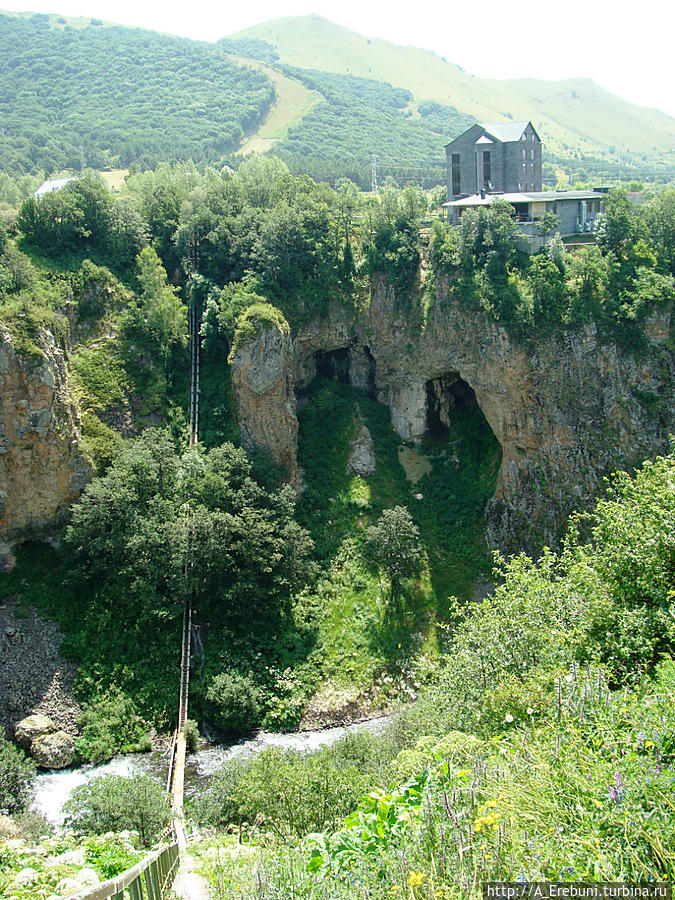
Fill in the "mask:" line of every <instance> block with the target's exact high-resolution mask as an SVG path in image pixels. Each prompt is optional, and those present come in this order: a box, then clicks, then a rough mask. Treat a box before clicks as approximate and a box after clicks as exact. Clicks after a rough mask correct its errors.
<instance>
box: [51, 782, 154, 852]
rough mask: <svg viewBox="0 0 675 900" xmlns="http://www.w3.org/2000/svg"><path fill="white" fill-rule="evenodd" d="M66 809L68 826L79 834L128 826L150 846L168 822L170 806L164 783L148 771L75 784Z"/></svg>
mask: <svg viewBox="0 0 675 900" xmlns="http://www.w3.org/2000/svg"><path fill="white" fill-rule="evenodd" d="M64 811H65V813H66V824H67V826H68V827H69V828H73V829H74V831H75V832H76V833H78V834H105V833H106V832H107V831H122V830H123V829H129V830H134V831H137V832H138V834H139V836H140V841H141V844H142V846H143V847H150V846H152V844H153V843H154V842H155V841H157V840H158V838H159V837H160V835H161V833H162V832H163V830H164V828H165V827H166V825H167V824H168V822H169V816H170V812H171V809H170V804H169V800H168V798H167V796H166V794H165V792H164V790H163V788H162V786H161V785H160V784H158V783H157V782H156V781H154V779H152V778H150V777H149V776H148V775H143V776H142V777H140V778H138V777H135V778H124V777H122V776H121V775H103V776H101V777H99V778H92V780H91V781H89V782H87V784H83V785H81V786H80V787H78V788H75V790H74V791H73V793H72V795H71V797H70V799H69V800H68V802H67V803H66V805H65V807H64Z"/></svg>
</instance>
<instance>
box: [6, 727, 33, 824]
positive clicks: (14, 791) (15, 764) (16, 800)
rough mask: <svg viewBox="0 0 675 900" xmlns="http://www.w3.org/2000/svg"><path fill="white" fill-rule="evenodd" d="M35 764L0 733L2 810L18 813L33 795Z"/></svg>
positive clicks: (24, 807)
mask: <svg viewBox="0 0 675 900" xmlns="http://www.w3.org/2000/svg"><path fill="white" fill-rule="evenodd" d="M34 779H35V764H34V763H33V761H32V760H31V759H29V758H27V757H26V756H25V754H24V753H22V751H21V750H19V749H18V748H17V747H15V746H14V745H13V744H10V742H9V741H6V740H5V738H4V737H2V736H1V735H0V811H1V812H3V813H4V814H5V815H6V814H7V813H17V812H21V811H22V810H24V809H26V808H27V807H28V805H29V804H30V801H31V800H32V797H33V782H34Z"/></svg>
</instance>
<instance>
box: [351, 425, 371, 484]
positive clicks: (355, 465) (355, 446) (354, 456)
mask: <svg viewBox="0 0 675 900" xmlns="http://www.w3.org/2000/svg"><path fill="white" fill-rule="evenodd" d="M350 446H351V454H350V456H349V462H348V463H347V468H348V469H349V471H351V472H354V473H355V474H356V475H360V476H361V477H362V478H369V477H370V476H371V475H374V474H375V444H374V443H373V438H372V436H371V434H370V431H369V430H368V428H367V426H366V425H365V423H364V422H361V423H360V424H359V426H358V429H357V432H356V437H355V438H354V440H353V441H352V442H351V445H350Z"/></svg>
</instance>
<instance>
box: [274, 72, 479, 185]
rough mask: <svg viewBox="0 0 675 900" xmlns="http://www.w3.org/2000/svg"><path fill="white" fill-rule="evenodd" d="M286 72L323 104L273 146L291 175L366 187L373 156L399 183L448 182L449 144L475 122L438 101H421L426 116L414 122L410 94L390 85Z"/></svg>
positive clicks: (313, 73) (383, 169) (348, 76)
mask: <svg viewBox="0 0 675 900" xmlns="http://www.w3.org/2000/svg"><path fill="white" fill-rule="evenodd" d="M284 71H286V72H288V73H289V74H291V75H293V76H294V77H295V78H297V79H299V80H300V81H301V82H302V83H303V84H304V85H306V87H308V88H310V89H312V90H315V91H318V92H319V93H320V94H322V95H323V97H324V99H325V102H324V103H319V104H318V105H316V106H314V107H313V108H312V109H311V110H310V112H309V113H307V115H305V116H303V118H302V119H301V121H300V122H299V123H298V124H297V125H294V126H293V127H291V128H290V129H289V131H288V134H287V136H286V137H285V138H284V139H283V140H282V141H280V143H279V144H278V145H277V146H276V147H275V148H274V154H275V155H276V156H279V157H280V158H281V159H283V160H284V161H285V162H286V163H288V165H289V167H290V168H291V171H293V172H297V173H300V172H307V173H308V174H309V175H311V176H312V177H313V178H317V179H321V180H328V181H331V182H334V181H335V179H336V178H337V177H340V176H346V177H348V178H350V179H351V180H352V181H354V182H355V183H357V184H358V185H360V187H361V188H362V189H364V190H368V189H369V188H370V186H371V168H370V158H371V154H372V153H375V154H376V155H377V157H378V159H379V164H380V170H381V171H382V172H386V173H388V174H392V173H394V174H395V175H396V179H397V181H398V182H399V183H405V182H406V181H407V180H409V179H411V180H413V181H415V182H417V183H421V184H424V185H425V186H432V185H433V184H442V183H443V182H444V180H445V150H444V146H445V144H446V143H447V142H448V140H449V139H450V138H453V137H455V136H456V135H458V134H460V133H461V132H462V131H464V129H465V128H468V127H469V125H471V124H473V121H474V120H473V119H472V117H471V116H465V115H461V114H460V113H458V112H457V110H456V109H454V108H453V107H450V106H443V105H441V104H440V103H427V104H422V108H421V109H420V113H421V115H420V116H418V117H416V118H414V117H413V116H412V111H411V109H410V108H409V107H410V104H411V102H412V99H413V97H412V94H411V93H410V91H408V90H405V89H402V88H394V87H392V85H391V84H389V83H387V82H384V81H374V80H373V79H370V78H359V77H356V76H353V75H335V74H331V73H328V72H319V71H311V70H310V71H308V70H304V69H293V68H290V67H284ZM392 166H393V168H392Z"/></svg>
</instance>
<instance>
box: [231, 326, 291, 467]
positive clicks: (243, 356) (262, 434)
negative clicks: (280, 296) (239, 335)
mask: <svg viewBox="0 0 675 900" xmlns="http://www.w3.org/2000/svg"><path fill="white" fill-rule="evenodd" d="M231 365H232V384H233V387H234V391H235V396H236V400H237V414H238V419H239V429H240V431H241V441H242V444H243V445H244V447H248V448H252V447H259V448H261V449H263V450H266V451H267V452H268V453H269V455H270V456H271V458H272V459H273V460H274V462H276V463H277V464H278V465H280V466H283V468H284V469H285V470H286V471H287V473H288V476H289V480H290V481H291V483H293V484H296V483H297V481H298V478H299V472H298V419H297V416H296V413H295V391H294V381H293V347H292V344H291V335H290V329H289V328H288V325H287V324H286V322H285V321H282V322H275V321H268V320H259V321H257V322H256V324H255V332H254V333H253V334H252V335H250V336H249V337H247V338H245V339H243V340H241V341H240V342H239V344H238V345H237V346H236V347H235V349H234V350H233V353H232V357H231Z"/></svg>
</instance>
